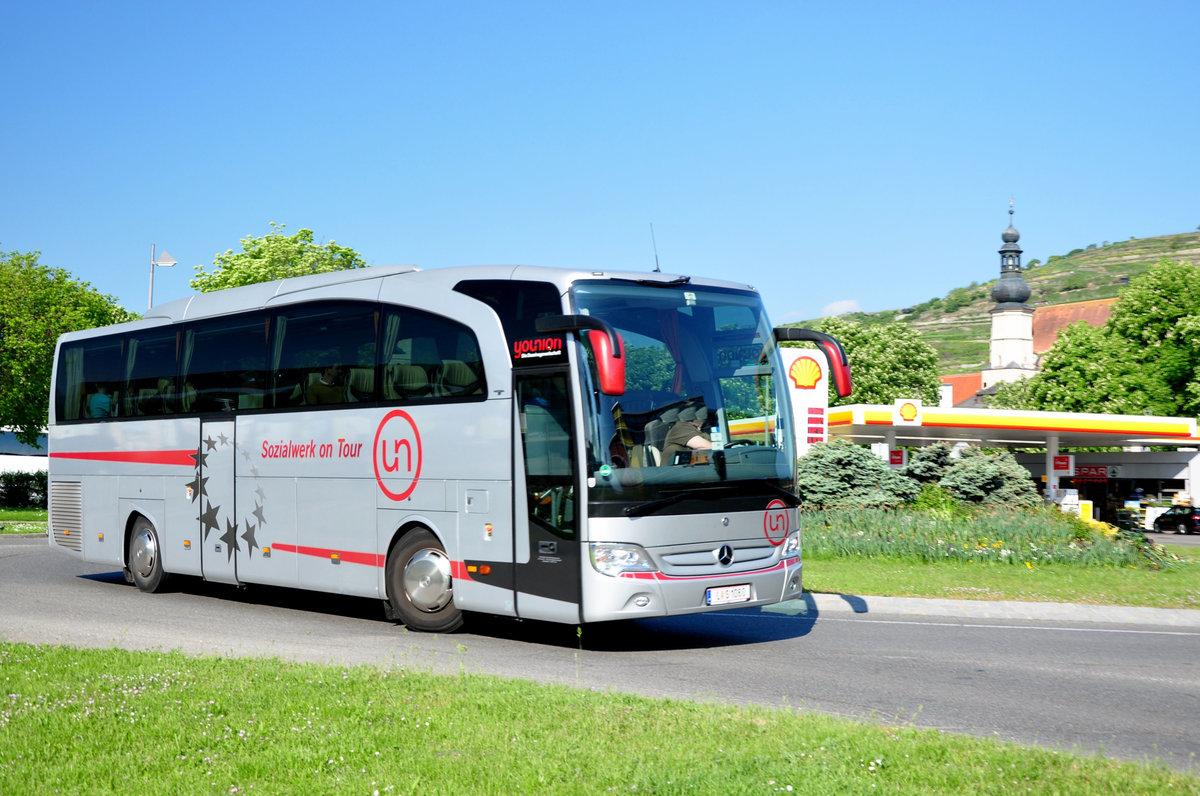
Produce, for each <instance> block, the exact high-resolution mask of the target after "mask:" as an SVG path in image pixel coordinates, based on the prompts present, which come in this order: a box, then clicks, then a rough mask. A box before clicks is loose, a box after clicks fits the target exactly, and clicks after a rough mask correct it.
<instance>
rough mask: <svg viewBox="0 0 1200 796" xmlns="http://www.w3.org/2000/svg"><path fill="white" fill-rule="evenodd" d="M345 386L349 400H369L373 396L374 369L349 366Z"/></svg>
mask: <svg viewBox="0 0 1200 796" xmlns="http://www.w3.org/2000/svg"><path fill="white" fill-rule="evenodd" d="M346 387H347V391H348V393H349V398H350V400H351V401H369V400H371V399H372V398H374V397H375V369H374V368H350V376H349V377H348V378H347V379H346Z"/></svg>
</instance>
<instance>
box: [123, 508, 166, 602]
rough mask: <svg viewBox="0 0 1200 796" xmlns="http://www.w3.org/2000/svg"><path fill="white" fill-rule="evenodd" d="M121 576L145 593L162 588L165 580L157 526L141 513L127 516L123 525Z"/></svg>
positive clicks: (160, 541) (160, 540)
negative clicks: (123, 563) (122, 566)
mask: <svg viewBox="0 0 1200 796" xmlns="http://www.w3.org/2000/svg"><path fill="white" fill-rule="evenodd" d="M125 579H126V580H127V581H129V582H130V583H132V584H133V585H134V586H137V587H138V589H140V590H141V591H144V592H147V593H152V592H156V591H162V590H163V588H164V587H165V586H166V585H167V582H168V581H169V576H168V575H167V573H166V571H165V570H164V569H163V565H162V539H161V537H159V535H158V529H157V528H155V527H154V523H152V522H150V520H149V519H147V518H146V517H145V516H144V515H142V514H134V515H133V516H131V517H130V518H129V523H128V525H127V527H126V532H125Z"/></svg>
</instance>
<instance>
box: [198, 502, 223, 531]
mask: <svg viewBox="0 0 1200 796" xmlns="http://www.w3.org/2000/svg"><path fill="white" fill-rule="evenodd" d="M220 510H221V507H220V506H214V505H213V504H211V503H209V504H208V508H207V509H206V510H205V512H204V513H203V514H201V515H200V516H199V517H197V518H196V519H198V520H200V523H201V525H203V526H204V538H205V540H207V539H208V532H209V531H214V530H217V529H219V528H220V527H221V524H220V523H219V522H217V512H218V511H220Z"/></svg>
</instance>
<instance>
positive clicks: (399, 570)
mask: <svg viewBox="0 0 1200 796" xmlns="http://www.w3.org/2000/svg"><path fill="white" fill-rule="evenodd" d="M451 570H452V568H451V566H450V557H449V556H447V555H446V548H445V546H444V545H443V544H442V543H441V541H440V540H439V539H438V537H437V535H436V534H434V533H433V531H431V530H429V528H427V527H425V526H424V525H419V524H413V525H409V526H406V527H405V528H402V529H401V531H400V533H398V534H397V535H396V538H395V539H393V540H392V544H391V547H390V548H389V549H388V556H387V564H386V565H385V569H384V582H385V584H386V586H387V601H386V602H385V603H384V608H385V613H386V614H387V617H388V619H391V620H392V621H399V622H403V623H404V625H405V626H406V627H408V628H410V629H411V630H420V631H424V632H427V633H449V632H452V631H455V630H457V629H458V628H460V627H462V624H463V617H462V612H461V611H459V610H458V608H457V607H455V605H454V584H453V577H452V575H451Z"/></svg>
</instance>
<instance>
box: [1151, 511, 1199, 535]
mask: <svg viewBox="0 0 1200 796" xmlns="http://www.w3.org/2000/svg"><path fill="white" fill-rule="evenodd" d="M1154 530H1156V531H1159V532H1165V533H1196V532H1198V531H1200V509H1198V508H1196V507H1194V506H1172V507H1171V508H1169V509H1167V510H1166V511H1164V512H1163V513H1162V514H1159V515H1158V516H1157V517H1155V518H1154Z"/></svg>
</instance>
